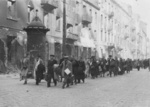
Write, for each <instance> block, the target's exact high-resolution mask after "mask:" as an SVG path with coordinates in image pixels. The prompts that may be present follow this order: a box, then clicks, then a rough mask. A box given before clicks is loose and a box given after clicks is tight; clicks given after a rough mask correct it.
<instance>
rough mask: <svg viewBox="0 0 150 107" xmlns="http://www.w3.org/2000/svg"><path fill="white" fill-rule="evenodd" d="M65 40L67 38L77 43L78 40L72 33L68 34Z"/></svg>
mask: <svg viewBox="0 0 150 107" xmlns="http://www.w3.org/2000/svg"><path fill="white" fill-rule="evenodd" d="M66 38H67V39H71V40H74V41H77V40H78V35H77V34H74V33H72V32H68V33H67V36H66Z"/></svg>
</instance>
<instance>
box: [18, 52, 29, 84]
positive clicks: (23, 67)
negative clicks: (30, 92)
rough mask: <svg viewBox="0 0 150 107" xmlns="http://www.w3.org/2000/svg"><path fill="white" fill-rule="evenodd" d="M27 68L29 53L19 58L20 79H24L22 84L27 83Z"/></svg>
mask: <svg viewBox="0 0 150 107" xmlns="http://www.w3.org/2000/svg"><path fill="white" fill-rule="evenodd" d="M28 69H29V54H26V55H25V56H24V58H23V59H22V60H21V73H20V81H21V80H23V79H25V81H24V84H27V74H28Z"/></svg>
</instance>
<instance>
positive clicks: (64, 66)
mask: <svg viewBox="0 0 150 107" xmlns="http://www.w3.org/2000/svg"><path fill="white" fill-rule="evenodd" d="M21 63H22V64H21V65H22V67H21V68H22V69H21V73H20V79H21V80H23V79H25V82H24V84H27V76H28V71H29V65H30V58H29V56H28V55H27V56H25V57H24V58H23V60H22V61H21ZM140 67H143V68H147V67H149V60H141V61H140V60H131V59H127V60H125V59H122V58H120V59H118V58H117V57H115V58H112V56H111V55H109V57H108V59H106V58H105V57H103V58H100V59H98V60H97V59H96V58H95V57H94V56H92V57H91V58H89V59H87V60H86V61H85V60H83V58H82V57H80V58H79V60H77V59H75V58H71V57H68V56H64V57H63V58H62V59H60V61H57V60H56V59H55V56H54V55H50V59H49V60H48V62H47V65H44V62H43V60H42V59H41V57H40V56H38V57H37V59H36V64H35V67H34V78H35V80H36V85H39V83H40V81H41V80H42V79H45V80H46V82H47V87H51V83H52V81H51V80H53V83H54V85H55V86H57V83H58V82H62V88H63V89H64V88H65V87H69V86H70V85H73V84H79V83H81V82H83V83H84V82H85V78H91V79H96V78H98V77H104V76H110V77H112V76H118V75H123V74H125V73H129V72H130V71H132V69H133V68H137V69H138V70H140Z"/></svg>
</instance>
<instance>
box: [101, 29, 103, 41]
mask: <svg viewBox="0 0 150 107" xmlns="http://www.w3.org/2000/svg"><path fill="white" fill-rule="evenodd" d="M101 41H103V30H101Z"/></svg>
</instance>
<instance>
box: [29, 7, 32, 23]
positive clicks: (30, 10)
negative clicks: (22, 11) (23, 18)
mask: <svg viewBox="0 0 150 107" xmlns="http://www.w3.org/2000/svg"><path fill="white" fill-rule="evenodd" d="M32 13H33V8H32V7H31V5H28V22H31V17H32V16H31V14H32Z"/></svg>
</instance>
